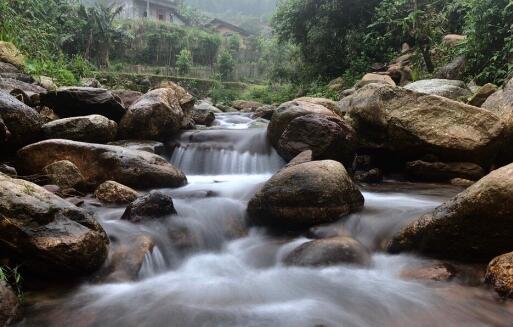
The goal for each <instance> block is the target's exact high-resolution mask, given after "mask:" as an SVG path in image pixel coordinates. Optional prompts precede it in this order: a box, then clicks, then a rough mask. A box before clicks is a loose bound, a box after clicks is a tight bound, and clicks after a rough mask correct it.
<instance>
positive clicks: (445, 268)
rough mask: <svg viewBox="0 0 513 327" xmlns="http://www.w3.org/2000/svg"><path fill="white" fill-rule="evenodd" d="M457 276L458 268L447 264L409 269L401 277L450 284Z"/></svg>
mask: <svg viewBox="0 0 513 327" xmlns="http://www.w3.org/2000/svg"><path fill="white" fill-rule="evenodd" d="M456 276H457V271H456V268H454V267H453V266H451V265H449V264H446V263H437V264H432V265H424V266H421V267H414V268H407V269H405V270H403V271H402V272H401V277H403V278H407V279H420V280H431V281H435V282H448V281H450V280H452V279H454V278H455V277H456Z"/></svg>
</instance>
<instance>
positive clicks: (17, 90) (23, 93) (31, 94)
mask: <svg viewBox="0 0 513 327" xmlns="http://www.w3.org/2000/svg"><path fill="white" fill-rule="evenodd" d="M0 90H3V91H4V92H6V93H9V94H11V95H13V96H15V97H16V98H18V99H19V100H21V101H23V103H25V104H26V105H29V106H31V107H33V106H36V105H38V104H39V102H40V98H41V95H42V94H46V92H47V90H46V89H45V88H43V87H41V86H38V85H35V84H29V83H25V82H22V81H18V80H16V79H12V78H2V77H0Z"/></svg>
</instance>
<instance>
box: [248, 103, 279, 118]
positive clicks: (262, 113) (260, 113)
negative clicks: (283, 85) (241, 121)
mask: <svg viewBox="0 0 513 327" xmlns="http://www.w3.org/2000/svg"><path fill="white" fill-rule="evenodd" d="M275 111H276V107H275V106H272V105H265V106H261V107H260V108H258V109H257V110H255V112H254V113H253V116H251V118H253V119H257V118H263V119H267V120H271V119H272V118H273V114H274V112H275Z"/></svg>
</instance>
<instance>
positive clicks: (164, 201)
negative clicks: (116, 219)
mask: <svg viewBox="0 0 513 327" xmlns="http://www.w3.org/2000/svg"><path fill="white" fill-rule="evenodd" d="M170 215H176V210H175V206H174V204H173V198H172V197H171V196H169V195H167V194H164V193H162V192H159V191H151V192H150V193H148V194H146V195H144V196H141V197H140V198H138V199H136V200H135V201H133V202H132V203H130V205H129V206H128V207H127V208H126V210H125V212H124V213H123V216H121V219H122V220H129V221H131V222H133V223H138V222H141V221H143V220H146V219H154V218H162V217H167V216H170Z"/></svg>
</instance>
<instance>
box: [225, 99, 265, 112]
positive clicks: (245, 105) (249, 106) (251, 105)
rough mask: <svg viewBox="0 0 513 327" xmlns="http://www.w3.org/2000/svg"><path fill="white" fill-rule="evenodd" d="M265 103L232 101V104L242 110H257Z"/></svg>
mask: <svg viewBox="0 0 513 327" xmlns="http://www.w3.org/2000/svg"><path fill="white" fill-rule="evenodd" d="M263 105H264V104H263V103H260V102H256V101H246V100H237V101H234V102H233V103H232V106H233V107H234V108H235V109H237V110H239V111H241V112H255V110H257V109H258V108H260V107H262V106H263Z"/></svg>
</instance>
